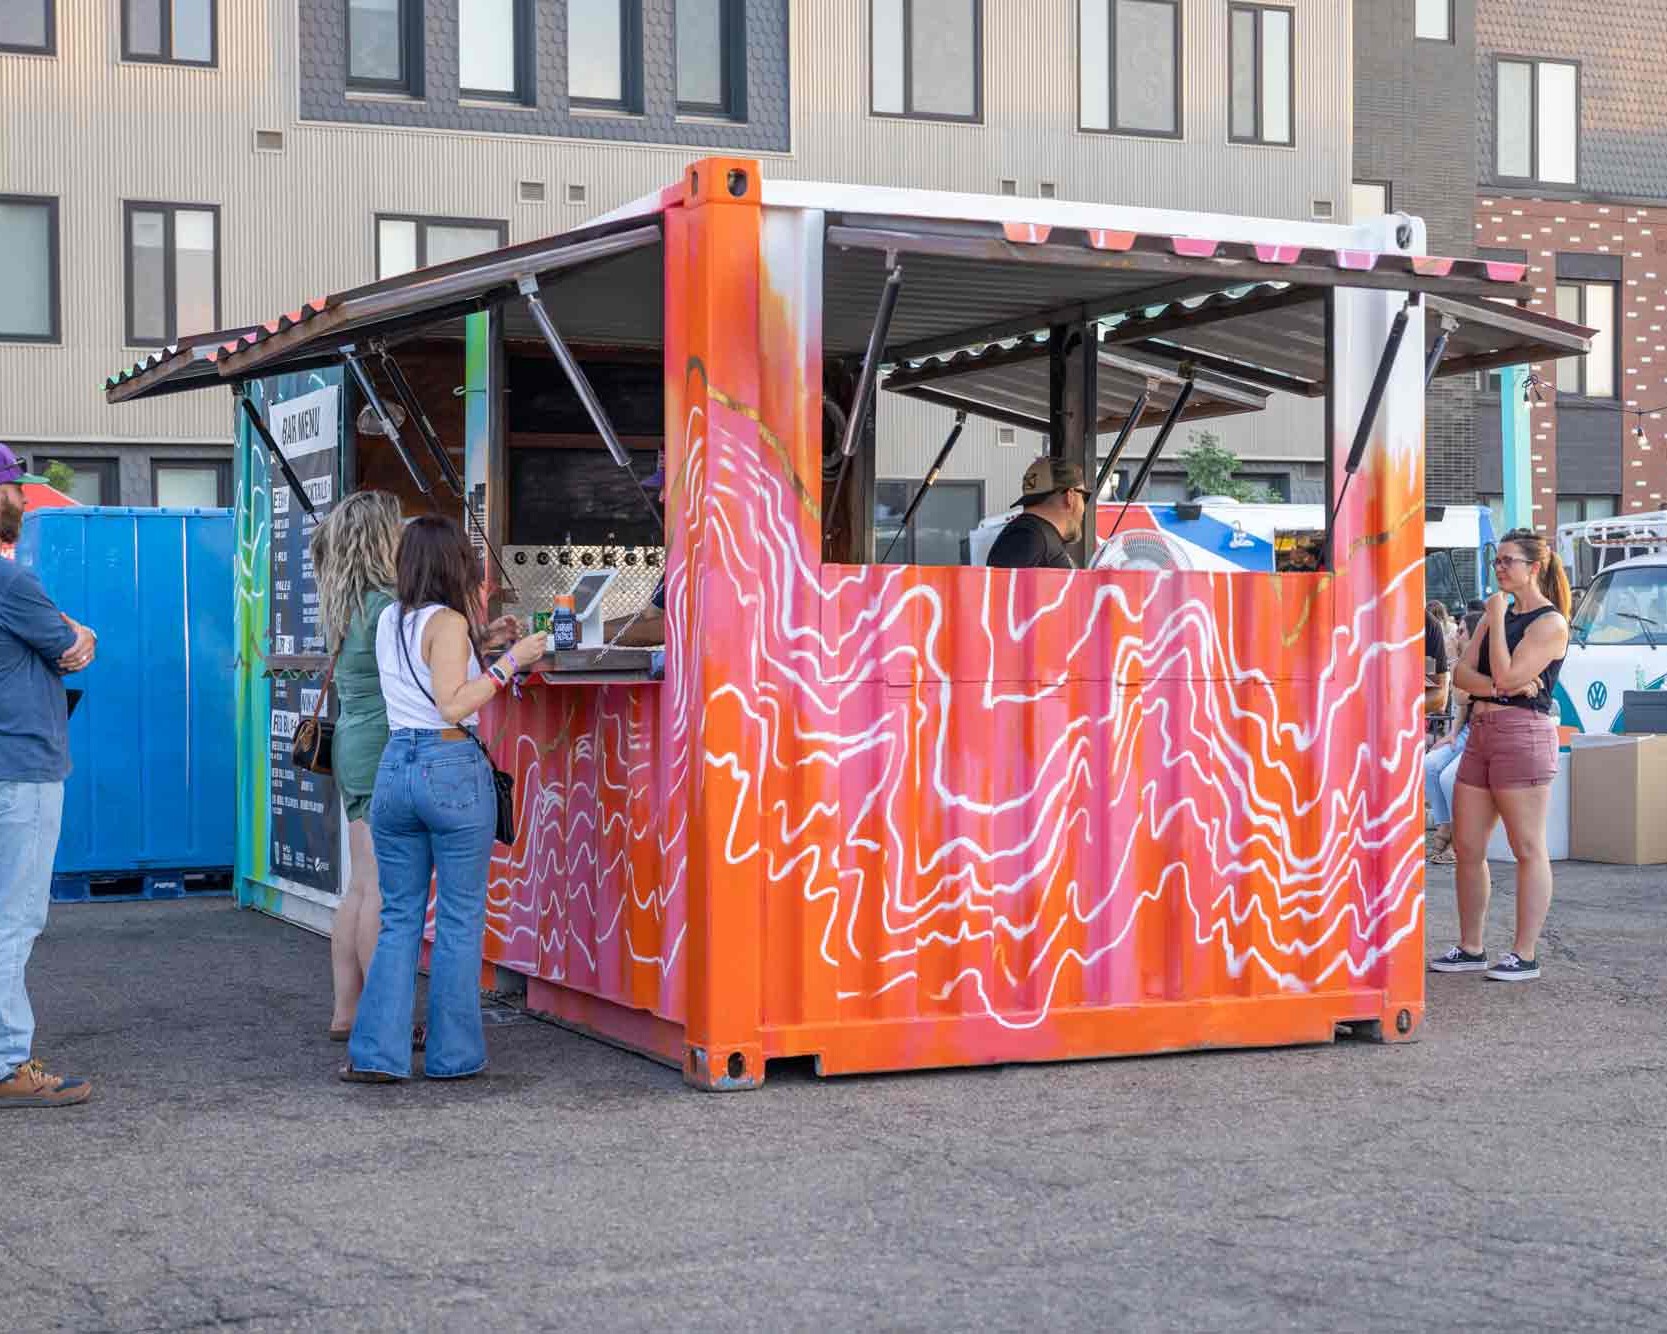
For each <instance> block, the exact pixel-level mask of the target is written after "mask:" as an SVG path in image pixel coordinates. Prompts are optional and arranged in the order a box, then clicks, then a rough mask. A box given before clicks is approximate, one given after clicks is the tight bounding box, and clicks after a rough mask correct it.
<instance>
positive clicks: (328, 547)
mask: <svg viewBox="0 0 1667 1334" xmlns="http://www.w3.org/2000/svg"><path fill="white" fill-rule="evenodd" d="M400 531H401V525H400V515H399V500H398V498H397V497H395V496H391V495H389V494H388V493H387V492H386V491H356V492H354V493H353V494H352V495H350V496H348V497H346V498H345V499H344V500H343V501H342V502H341V504H339V505H338V506H336V508H335V509H334V510H332V511H331V513H330V515H329V516H328V517H327V518H326V519H325V520H324V522H323V523H321V524H320V525H319V526H318V527H317V528H315V529H314V530H313V536H312V542H311V551H312V558H313V570H314V573H315V574H316V576H317V579H318V612H319V621H320V624H321V626H322V628H323V631H324V642H325V645H326V647H327V648H328V649H329V651H330V652H331V653H332V654H335V655H338V656H337V657H336V674H335V686H336V698H337V700H338V701H339V702H340V709H339V712H338V714H337V717H336V732H335V737H334V739H333V741H332V743H331V768H332V769H333V770H334V772H335V778H336V790H337V791H338V792H340V793H341V799H342V806H343V808H344V809H345V811H346V814H347V842H348V855H349V859H350V862H351V865H350V867H349V870H348V881H347V888H346V891H345V892H344V893H343V894H342V899H341V903H340V904H339V905H338V906H337V908H336V920H335V924H334V925H333V926H332V928H331V931H330V964H331V973H332V975H333V979H334V983H335V1003H334V1006H333V1008H332V1009H331V1012H330V1037H331V1038H332V1039H333V1040H335V1041H337V1042H346V1041H347V1036H348V1034H349V1033H350V1032H351V1031H352V1028H353V1017H354V1014H355V1013H356V1012H357V1010H358V1008H359V993H360V992H361V991H362V990H363V989H364V985H365V973H366V972H367V971H368V970H369V969H370V958H371V954H372V953H373V952H374V951H375V949H376V934H377V930H378V928H379V926H380V923H381V916H382V894H381V891H380V890H379V889H378V887H377V873H376V850H375V846H374V844H373V843H372V842H371V836H370V798H371V791H372V789H373V788H374V787H375V786H376V767H377V765H379V764H380V763H381V762H382V748H383V747H384V746H385V745H387V742H388V711H387V707H386V706H385V705H384V704H383V702H382V686H381V684H380V682H379V681H378V679H377V672H376V622H377V618H378V617H379V616H381V615H382V609H383V608H384V607H386V606H388V604H389V603H391V602H392V601H393V593H392V589H393V587H394V553H395V552H396V551H397V550H398V548H399V537H400Z"/></svg>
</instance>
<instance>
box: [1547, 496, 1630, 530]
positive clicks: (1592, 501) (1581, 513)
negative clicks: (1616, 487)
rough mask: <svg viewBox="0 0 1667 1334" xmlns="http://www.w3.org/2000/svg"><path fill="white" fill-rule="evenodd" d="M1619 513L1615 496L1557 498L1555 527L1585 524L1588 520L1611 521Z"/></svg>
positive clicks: (1619, 506)
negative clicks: (1568, 524)
mask: <svg viewBox="0 0 1667 1334" xmlns="http://www.w3.org/2000/svg"><path fill="white" fill-rule="evenodd" d="M1620 512H1621V502H1620V500H1619V499H1618V498H1617V497H1615V496H1570V497H1567V498H1564V497H1561V496H1559V497H1558V499H1557V526H1558V527H1559V528H1561V527H1562V526H1563V525H1564V524H1566V523H1585V522H1586V521H1587V520H1588V519H1613V518H1614V517H1615V516H1616V515H1617V514H1619V513H1620Z"/></svg>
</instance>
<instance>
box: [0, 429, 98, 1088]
mask: <svg viewBox="0 0 1667 1334" xmlns="http://www.w3.org/2000/svg"><path fill="white" fill-rule="evenodd" d="M41 480H42V479H41V478H38V477H31V476H29V475H27V474H26V473H25V472H24V471H23V461H22V460H21V459H19V458H18V457H17V455H16V454H14V453H12V451H11V450H10V449H8V448H7V447H6V446H5V445H0V543H7V544H9V543H14V542H16V541H17V539H18V537H19V536H20V535H21V534H22V531H23V510H24V505H25V501H24V497H23V483H25V482H39V481H41ZM96 642H97V637H96V636H95V635H94V634H93V632H92V631H91V630H89V629H87V628H86V627H85V626H81V625H77V624H76V623H75V622H74V621H72V620H70V619H69V617H67V616H65V615H64V614H63V613H62V612H60V611H59V610H58V609H57V608H56V607H55V606H53V605H52V600H51V599H50V598H48V597H47V596H46V592H45V590H44V589H42V588H41V585H40V580H39V579H37V578H35V576H34V574H33V573H31V572H30V571H28V570H25V569H23V568H22V567H21V566H19V565H18V564H16V562H14V561H10V560H0V1108H4V1107H63V1106H68V1105H69V1104H72V1103H77V1102H85V1101H86V1100H87V1097H88V1095H89V1094H91V1093H92V1091H93V1090H92V1085H91V1084H89V1083H88V1082H87V1081H86V1080H85V1079H76V1078H73V1077H71V1076H67V1075H53V1074H48V1073H47V1071H46V1070H45V1069H44V1068H43V1067H42V1065H41V1063H40V1062H39V1061H37V1060H35V1059H34V1058H33V1057H32V1056H31V1055H30V1048H31V1046H32V1044H33V1042H34V1038H35V1015H34V1011H33V1010H31V1009H30V1007H29V993H28V992H27V991H26V990H25V989H24V985H23V974H24V970H25V968H27V967H28V964H29V953H30V951H31V950H32V949H33V948H34V945H35V937H37V936H38V935H40V933H41V930H42V928H43V927H45V925H46V910H47V904H48V903H49V901H50V899H51V889H52V862H53V858H54V857H56V855H57V852H58V828H59V823H60V821H61V819H62V817H63V811H64V779H66V778H67V777H69V736H68V722H69V710H68V707H67V701H66V698H65V695H64V681H63V678H64V676H65V674H66V673H69V672H78V671H80V670H81V669H82V668H83V667H85V666H86V665H87V664H88V663H90V662H91V661H92V660H93V651H94V646H95V644H96Z"/></svg>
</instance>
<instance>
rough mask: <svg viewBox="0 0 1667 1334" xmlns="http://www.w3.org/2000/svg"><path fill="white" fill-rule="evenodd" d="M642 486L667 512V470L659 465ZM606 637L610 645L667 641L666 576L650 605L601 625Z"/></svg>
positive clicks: (655, 645)
mask: <svg viewBox="0 0 1667 1334" xmlns="http://www.w3.org/2000/svg"><path fill="white" fill-rule="evenodd" d="M642 489H643V490H644V491H646V492H647V493H648V498H649V499H650V500H652V501H653V502H654V507H655V508H656V509H658V510H660V512H661V518H662V525H663V520H664V515H665V509H664V506H665V492H666V472H665V469H664V468H656V469H655V470H654V471H653V472H652V473H650V474H649V475H648V476H647V477H645V478H643V481H642ZM602 638H603V641H604V642H605V643H606V644H607V645H608V647H609V648H663V647H664V646H665V642H666V577H665V575H664V574H662V575H661V576H660V582H659V585H658V586H657V587H656V588H655V589H654V595H653V596H652V597H651V598H649V600H648V605H647V606H646V607H644V608H643V609H642V610H641V611H639V612H638V613H637V614H636V615H635V616H616V617H615V618H614V619H613V620H611V621H609V622H608V623H607V624H606V625H604V626H603V627H602Z"/></svg>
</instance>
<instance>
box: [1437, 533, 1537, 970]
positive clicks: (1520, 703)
mask: <svg viewBox="0 0 1667 1334" xmlns="http://www.w3.org/2000/svg"><path fill="white" fill-rule="evenodd" d="M1493 566H1494V575H1495V577H1496V579H1497V580H1498V583H1499V590H1500V591H1499V592H1497V593H1495V594H1494V595H1493V597H1491V598H1490V599H1489V600H1488V604H1487V611H1486V612H1485V613H1484V614H1483V617H1482V623H1481V625H1480V626H1478V627H1477V631H1476V634H1475V635H1474V636H1473V637H1472V638H1471V641H1470V645H1469V647H1468V648H1466V649H1465V651H1464V656H1463V658H1461V659H1460V661H1459V665H1458V668H1457V670H1456V671H1455V672H1454V674H1453V684H1454V685H1455V686H1456V687H1457V688H1458V689H1460V690H1462V691H1464V692H1465V693H1466V694H1468V695H1470V696H1471V699H1472V701H1473V703H1472V708H1471V714H1470V739H1469V744H1468V745H1467V746H1466V748H1465V753H1464V758H1463V759H1462V760H1461V761H1460V763H1459V774H1458V782H1457V784H1456V785H1455V787H1454V791H1453V851H1454V853H1455V855H1456V856H1457V858H1458V865H1457V876H1456V878H1457V889H1458V900H1459V943H1458V944H1457V945H1456V946H1454V947H1453V948H1452V949H1450V950H1448V951H1447V953H1446V954H1443V955H1442V956H1440V957H1439V958H1437V959H1432V960H1431V961H1430V967H1431V968H1432V969H1433V970H1434V971H1436V972H1438V973H1470V972H1476V973H1481V972H1485V973H1486V974H1487V975H1488V976H1489V977H1490V978H1493V979H1495V980H1497V981H1500V982H1531V981H1533V980H1535V979H1536V978H1538V977H1539V976H1540V963H1539V940H1540V931H1541V929H1542V928H1543V927H1544V925H1545V918H1546V913H1547V911H1548V910H1549V909H1550V907H1551V888H1552V886H1551V859H1550V857H1549V856H1548V855H1547V852H1546V836H1545V835H1546V812H1547V810H1548V809H1549V807H1550V805H1551V784H1552V781H1553V780H1554V779H1555V778H1556V776H1557V766H1558V750H1559V738H1558V731H1557V723H1556V721H1555V720H1554V717H1553V711H1552V694H1553V692H1554V691H1555V690H1556V688H1557V677H1558V675H1559V673H1561V671H1562V670H1563V656H1564V654H1565V653H1566V652H1567V651H1568V646H1569V622H1568V615H1569V601H1570V598H1569V581H1568V576H1567V575H1566V574H1565V573H1564V571H1563V564H1562V562H1561V561H1560V560H1559V559H1558V557H1557V553H1556V552H1555V551H1554V550H1553V549H1552V548H1551V545H1550V544H1549V543H1548V542H1546V541H1545V540H1544V539H1543V538H1541V537H1539V536H1537V535H1536V534H1534V533H1532V532H1530V531H1528V530H1527V529H1517V530H1516V531H1514V532H1510V533H1507V534H1505V537H1504V538H1503V539H1502V540H1501V542H1500V544H1499V555H1498V557H1497V558H1496V559H1495V561H1494V563H1493ZM1501 819H1503V820H1504V821H1505V831H1506V833H1507V834H1508V835H1509V836H1510V840H1511V850H1512V852H1514V853H1515V854H1516V863H1517V911H1516V938H1515V940H1514V941H1513V942H1512V948H1511V949H1510V950H1509V951H1507V952H1506V953H1505V954H1504V955H1503V956H1501V957H1500V958H1499V959H1498V960H1497V961H1496V962H1494V963H1493V964H1491V965H1490V964H1489V963H1488V957H1487V953H1486V945H1485V941H1484V940H1483V930H1484V927H1485V926H1486V923H1487V913H1488V899H1489V897H1490V895H1491V893H1492V885H1491V883H1490V881H1489V877H1488V863H1487V847H1488V840H1489V839H1490V838H1491V837H1492V836H1493V830H1494V826H1495V825H1496V824H1497V823H1498V822H1499V821H1500V820H1501Z"/></svg>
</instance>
